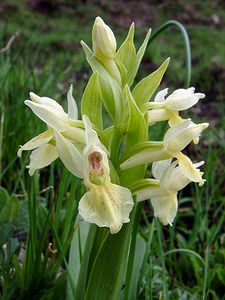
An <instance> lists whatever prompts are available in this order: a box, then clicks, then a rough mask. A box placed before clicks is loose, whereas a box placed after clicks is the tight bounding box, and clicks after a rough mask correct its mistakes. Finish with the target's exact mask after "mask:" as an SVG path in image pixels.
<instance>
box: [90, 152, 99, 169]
mask: <svg viewBox="0 0 225 300" xmlns="http://www.w3.org/2000/svg"><path fill="white" fill-rule="evenodd" d="M88 160H89V162H90V164H91V166H92V168H93V169H94V170H98V169H100V167H101V165H100V162H101V160H102V155H101V153H99V152H97V151H95V152H92V153H91V154H90V155H89V156H88Z"/></svg>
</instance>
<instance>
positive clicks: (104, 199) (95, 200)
mask: <svg viewBox="0 0 225 300" xmlns="http://www.w3.org/2000/svg"><path fill="white" fill-rule="evenodd" d="M133 205H134V203H133V199H132V196H131V192H130V191H129V190H128V189H127V188H124V187H121V186H119V185H115V184H111V183H108V184H105V185H98V186H97V185H93V187H92V188H91V190H90V191H89V192H87V193H86V194H84V196H83V197H82V198H81V200H80V202H79V213H80V215H81V216H82V218H83V219H84V220H85V221H87V222H91V223H95V224H96V225H98V226H99V227H109V228H110V232H111V233H117V232H118V231H119V230H120V229H121V227H122V224H123V223H128V222H129V221H130V219H129V214H130V212H131V210H132V208H133Z"/></svg>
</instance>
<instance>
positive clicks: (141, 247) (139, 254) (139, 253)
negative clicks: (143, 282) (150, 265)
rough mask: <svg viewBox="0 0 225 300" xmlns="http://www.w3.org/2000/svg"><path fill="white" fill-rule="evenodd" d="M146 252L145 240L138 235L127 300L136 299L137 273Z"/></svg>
mask: <svg viewBox="0 0 225 300" xmlns="http://www.w3.org/2000/svg"><path fill="white" fill-rule="evenodd" d="M145 251H146V242H145V240H144V239H143V238H142V237H141V236H140V235H139V234H138V235H137V240H136V248H135V256H134V265H133V271H132V277H131V284H130V290H129V300H136V299H137V288H138V282H139V280H138V278H139V273H140V270H141V267H142V264H143V260H144V256H145Z"/></svg>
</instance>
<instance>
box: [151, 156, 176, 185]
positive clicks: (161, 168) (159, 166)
mask: <svg viewBox="0 0 225 300" xmlns="http://www.w3.org/2000/svg"><path fill="white" fill-rule="evenodd" d="M171 160H172V158H169V159H165V160H160V161H157V162H153V164H152V175H153V176H154V177H155V178H156V179H159V180H160V178H161V177H162V175H163V173H164V172H165V170H166V168H167V167H168V166H169V165H170V163H171Z"/></svg>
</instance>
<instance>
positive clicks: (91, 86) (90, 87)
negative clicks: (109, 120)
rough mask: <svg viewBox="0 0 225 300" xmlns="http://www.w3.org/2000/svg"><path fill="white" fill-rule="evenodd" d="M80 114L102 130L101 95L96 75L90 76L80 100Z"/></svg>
mask: <svg viewBox="0 0 225 300" xmlns="http://www.w3.org/2000/svg"><path fill="white" fill-rule="evenodd" d="M81 112H82V115H83V114H85V115H87V116H88V117H89V119H90V121H91V122H92V123H93V124H94V125H95V126H96V127H97V128H98V129H101V130H102V94H101V90H100V86H99V82H98V73H97V72H95V73H93V74H92V76H91V78H90V80H89V81H88V84H87V86H86V88H85V91H84V94H83V97H82V100H81Z"/></svg>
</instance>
